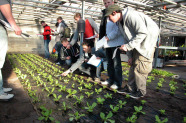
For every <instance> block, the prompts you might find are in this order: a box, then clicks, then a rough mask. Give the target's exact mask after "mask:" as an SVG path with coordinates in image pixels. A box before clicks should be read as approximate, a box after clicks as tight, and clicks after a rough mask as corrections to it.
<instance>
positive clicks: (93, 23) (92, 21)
mask: <svg viewBox="0 0 186 123" xmlns="http://www.w3.org/2000/svg"><path fill="white" fill-rule="evenodd" d="M88 21H89V23H90V25H91V26H92V27H93V28H94V30H95V31H96V33H97V34H99V29H98V27H97V24H96V23H95V21H94V20H93V19H92V18H88Z"/></svg>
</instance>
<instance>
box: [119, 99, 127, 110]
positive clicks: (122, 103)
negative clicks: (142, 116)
mask: <svg viewBox="0 0 186 123" xmlns="http://www.w3.org/2000/svg"><path fill="white" fill-rule="evenodd" d="M126 104H127V102H126V101H124V102H122V100H119V104H118V106H119V107H120V108H122V107H123V106H125V105H126Z"/></svg>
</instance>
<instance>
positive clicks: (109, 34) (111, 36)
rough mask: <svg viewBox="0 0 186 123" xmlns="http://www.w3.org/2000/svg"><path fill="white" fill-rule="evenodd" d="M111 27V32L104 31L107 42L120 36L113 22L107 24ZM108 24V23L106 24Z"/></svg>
mask: <svg viewBox="0 0 186 123" xmlns="http://www.w3.org/2000/svg"><path fill="white" fill-rule="evenodd" d="M109 23H110V24H109V25H111V26H112V27H111V28H112V31H111V32H107V29H106V34H107V40H113V39H115V38H116V37H117V36H118V35H120V33H121V32H120V31H119V27H118V26H117V25H116V23H113V22H109ZM107 24H108V23H107Z"/></svg>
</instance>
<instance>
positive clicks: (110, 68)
mask: <svg viewBox="0 0 186 123" xmlns="http://www.w3.org/2000/svg"><path fill="white" fill-rule="evenodd" d="M103 3H104V6H105V8H108V7H109V6H110V5H114V1H113V0H103ZM102 12H103V16H102V20H101V23H100V31H99V32H100V34H99V39H102V38H105V39H106V40H107V42H106V43H105V45H104V48H105V50H106V58H107V61H108V64H107V72H108V77H109V78H108V79H107V80H106V81H104V82H101V84H102V85H105V86H107V85H108V86H110V88H111V89H120V88H121V85H122V67H121V57H120V50H117V52H116V55H115V57H114V58H113V59H112V54H113V53H114V51H115V49H116V48H117V47H120V46H121V45H123V44H124V42H123V41H124V39H123V36H122V35H121V32H120V30H119V28H118V25H117V24H116V23H113V22H112V21H110V20H109V18H107V17H105V14H106V9H104V10H102Z"/></svg>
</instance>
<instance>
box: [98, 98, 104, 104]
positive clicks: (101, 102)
mask: <svg viewBox="0 0 186 123" xmlns="http://www.w3.org/2000/svg"><path fill="white" fill-rule="evenodd" d="M96 99H97V103H98V104H102V105H103V102H104V101H105V99H104V98H101V97H98V98H96Z"/></svg>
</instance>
